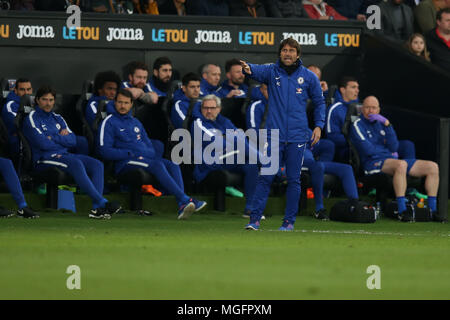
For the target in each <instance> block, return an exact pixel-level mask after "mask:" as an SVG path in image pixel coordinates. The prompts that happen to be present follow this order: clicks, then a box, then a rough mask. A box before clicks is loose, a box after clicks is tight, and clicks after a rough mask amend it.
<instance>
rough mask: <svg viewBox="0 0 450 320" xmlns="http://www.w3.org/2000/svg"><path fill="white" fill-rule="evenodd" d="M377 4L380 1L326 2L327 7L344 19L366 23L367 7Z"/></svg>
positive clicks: (341, 0)
mask: <svg viewBox="0 0 450 320" xmlns="http://www.w3.org/2000/svg"><path fill="white" fill-rule="evenodd" d="M378 2H380V0H371V1H367V0H327V3H328V5H330V6H332V7H333V8H334V9H335V10H336V11H337V12H339V13H340V14H341V15H343V16H344V17H346V18H348V19H353V20H359V21H366V10H367V7H368V6H369V5H372V4H376V3H378Z"/></svg>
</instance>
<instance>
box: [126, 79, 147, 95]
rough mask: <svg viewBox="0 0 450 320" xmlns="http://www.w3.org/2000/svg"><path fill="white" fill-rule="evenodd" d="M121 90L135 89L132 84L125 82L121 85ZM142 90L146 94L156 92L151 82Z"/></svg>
mask: <svg viewBox="0 0 450 320" xmlns="http://www.w3.org/2000/svg"><path fill="white" fill-rule="evenodd" d="M120 88H134V87H133V86H132V85H131V83H130V82H129V81H123V82H122V84H121V85H120ZM142 90H143V91H144V92H145V93H147V92H153V91H154V90H153V88H152V86H151V85H150V83H149V82H147V83H146V85H145V86H144V88H143V89H142Z"/></svg>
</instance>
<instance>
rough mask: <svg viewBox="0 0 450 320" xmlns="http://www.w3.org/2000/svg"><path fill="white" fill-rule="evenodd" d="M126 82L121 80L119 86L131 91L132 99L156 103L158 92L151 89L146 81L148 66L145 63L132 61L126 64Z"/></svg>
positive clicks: (145, 102)
mask: <svg viewBox="0 0 450 320" xmlns="http://www.w3.org/2000/svg"><path fill="white" fill-rule="evenodd" d="M128 68H129V69H128V70H129V71H128V72H129V73H128V82H127V81H123V82H122V85H121V88H125V89H127V90H128V91H130V92H131V94H132V96H133V100H138V101H140V102H142V103H144V104H156V103H158V94H157V93H156V92H153V91H152V87H151V86H150V84H149V83H148V74H149V72H148V67H147V65H146V64H145V63H143V62H139V61H133V62H131V63H129V64H128Z"/></svg>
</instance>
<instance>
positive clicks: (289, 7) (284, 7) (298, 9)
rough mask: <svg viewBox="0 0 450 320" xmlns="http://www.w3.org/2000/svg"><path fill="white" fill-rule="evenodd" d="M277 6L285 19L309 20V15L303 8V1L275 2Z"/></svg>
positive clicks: (285, 0) (277, 0)
mask: <svg viewBox="0 0 450 320" xmlns="http://www.w3.org/2000/svg"><path fill="white" fill-rule="evenodd" d="M275 5H276V6H277V8H278V10H279V11H280V14H281V17H283V18H305V19H309V15H308V14H307V13H306V11H305V8H303V4H302V0H275Z"/></svg>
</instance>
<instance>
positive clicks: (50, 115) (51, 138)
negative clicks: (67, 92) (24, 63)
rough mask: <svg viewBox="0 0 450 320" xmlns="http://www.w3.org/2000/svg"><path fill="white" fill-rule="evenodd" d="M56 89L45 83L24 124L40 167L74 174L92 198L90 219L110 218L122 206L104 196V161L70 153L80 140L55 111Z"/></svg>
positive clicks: (35, 159)
mask: <svg viewBox="0 0 450 320" xmlns="http://www.w3.org/2000/svg"><path fill="white" fill-rule="evenodd" d="M55 96H56V92H55V90H54V89H52V88H51V87H49V86H42V87H41V88H39V90H38V91H37V93H36V98H35V100H36V106H35V108H34V111H31V113H30V114H29V115H28V116H27V117H26V119H25V120H24V123H23V133H24V135H25V137H26V138H27V140H28V141H29V143H30V145H31V150H32V153H33V163H34V166H35V169H36V170H43V169H46V168H48V167H57V168H58V169H61V170H62V171H64V172H67V173H68V174H70V175H71V176H72V177H73V179H74V180H75V182H76V183H77V184H78V185H79V186H80V188H81V189H82V190H83V191H85V192H86V193H87V194H88V195H89V197H90V198H91V199H92V210H91V212H90V214H89V218H94V219H110V218H111V214H112V213H117V212H118V211H119V210H120V209H121V207H120V206H119V205H118V204H116V203H114V202H108V200H107V199H105V198H104V197H103V195H102V194H103V184H104V176H103V172H104V169H103V163H102V162H100V161H99V160H97V159H94V158H91V157H89V156H86V155H82V154H75V153H70V152H69V151H68V149H70V148H72V147H73V146H74V145H75V143H76V138H75V135H74V134H73V133H72V131H71V130H70V128H69V127H68V126H67V123H66V121H65V120H64V118H63V117H62V116H61V115H59V114H56V113H54V112H53V111H52V110H53V107H54V105H55Z"/></svg>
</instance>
